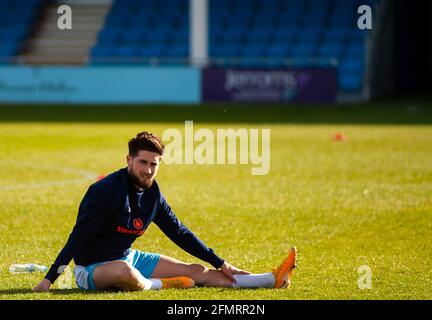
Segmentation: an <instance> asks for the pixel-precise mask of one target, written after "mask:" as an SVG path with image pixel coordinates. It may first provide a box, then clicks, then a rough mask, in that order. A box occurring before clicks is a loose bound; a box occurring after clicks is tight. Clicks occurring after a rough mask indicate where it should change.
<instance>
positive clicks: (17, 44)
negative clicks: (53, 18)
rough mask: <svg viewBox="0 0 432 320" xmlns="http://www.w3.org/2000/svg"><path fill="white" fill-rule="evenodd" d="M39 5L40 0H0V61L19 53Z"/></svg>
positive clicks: (7, 59)
mask: <svg viewBox="0 0 432 320" xmlns="http://www.w3.org/2000/svg"><path fill="white" fill-rule="evenodd" d="M40 5H41V0H0V62H2V63H3V62H7V61H9V60H11V57H13V56H16V55H17V54H18V53H19V51H20V49H21V45H22V43H23V41H24V40H25V38H26V37H27V36H28V34H29V33H30V31H31V26H32V24H33V22H34V21H35V17H36V12H37V10H38V8H39V6H40Z"/></svg>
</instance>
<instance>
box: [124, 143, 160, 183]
mask: <svg viewBox="0 0 432 320" xmlns="http://www.w3.org/2000/svg"><path fill="white" fill-rule="evenodd" d="M161 159H162V156H161V155H160V154H158V153H156V152H151V151H146V150H140V151H139V152H138V154H137V155H136V156H135V157H132V156H131V155H127V157H126V161H127V165H128V172H129V177H130V178H131V179H132V182H133V183H134V184H135V186H137V187H139V188H144V189H148V188H150V186H151V185H152V183H153V181H154V179H155V177H156V174H157V172H158V170H159V164H160V161H161Z"/></svg>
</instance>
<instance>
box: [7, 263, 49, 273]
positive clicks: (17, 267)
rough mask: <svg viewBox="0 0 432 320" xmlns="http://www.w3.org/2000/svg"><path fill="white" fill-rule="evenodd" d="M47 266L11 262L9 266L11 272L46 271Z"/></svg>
mask: <svg viewBox="0 0 432 320" xmlns="http://www.w3.org/2000/svg"><path fill="white" fill-rule="evenodd" d="M47 270H48V268H47V267H46V266H41V265H39V264H35V263H27V264H13V265H11V266H10V267H9V271H10V272H11V273H31V272H46V271H47Z"/></svg>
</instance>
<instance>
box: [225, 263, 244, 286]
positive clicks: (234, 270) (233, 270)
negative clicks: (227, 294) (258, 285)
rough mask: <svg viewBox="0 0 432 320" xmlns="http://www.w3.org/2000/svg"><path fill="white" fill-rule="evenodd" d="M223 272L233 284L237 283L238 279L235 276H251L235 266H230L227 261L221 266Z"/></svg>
mask: <svg viewBox="0 0 432 320" xmlns="http://www.w3.org/2000/svg"><path fill="white" fill-rule="evenodd" d="M221 271H222V273H223V274H224V275H225V276H226V277H227V278H228V279H230V280H231V282H233V283H236V282H237V281H236V279H235V278H234V276H233V275H234V274H250V272H248V271H244V270H241V269H239V268H237V267H234V266H233V265H231V264H229V263H228V262H226V261H225V262H224V264H223V265H222V266H221Z"/></svg>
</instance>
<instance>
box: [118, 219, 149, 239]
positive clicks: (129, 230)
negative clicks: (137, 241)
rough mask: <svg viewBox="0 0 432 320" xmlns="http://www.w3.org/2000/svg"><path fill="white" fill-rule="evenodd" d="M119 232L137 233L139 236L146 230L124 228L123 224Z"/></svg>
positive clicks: (119, 227)
mask: <svg viewBox="0 0 432 320" xmlns="http://www.w3.org/2000/svg"><path fill="white" fill-rule="evenodd" d="M141 223H142V221H141ZM117 232H120V233H124V234H135V235H137V236H141V235H142V234H143V233H144V232H145V230H132V229H127V228H124V227H122V226H118V227H117Z"/></svg>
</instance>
